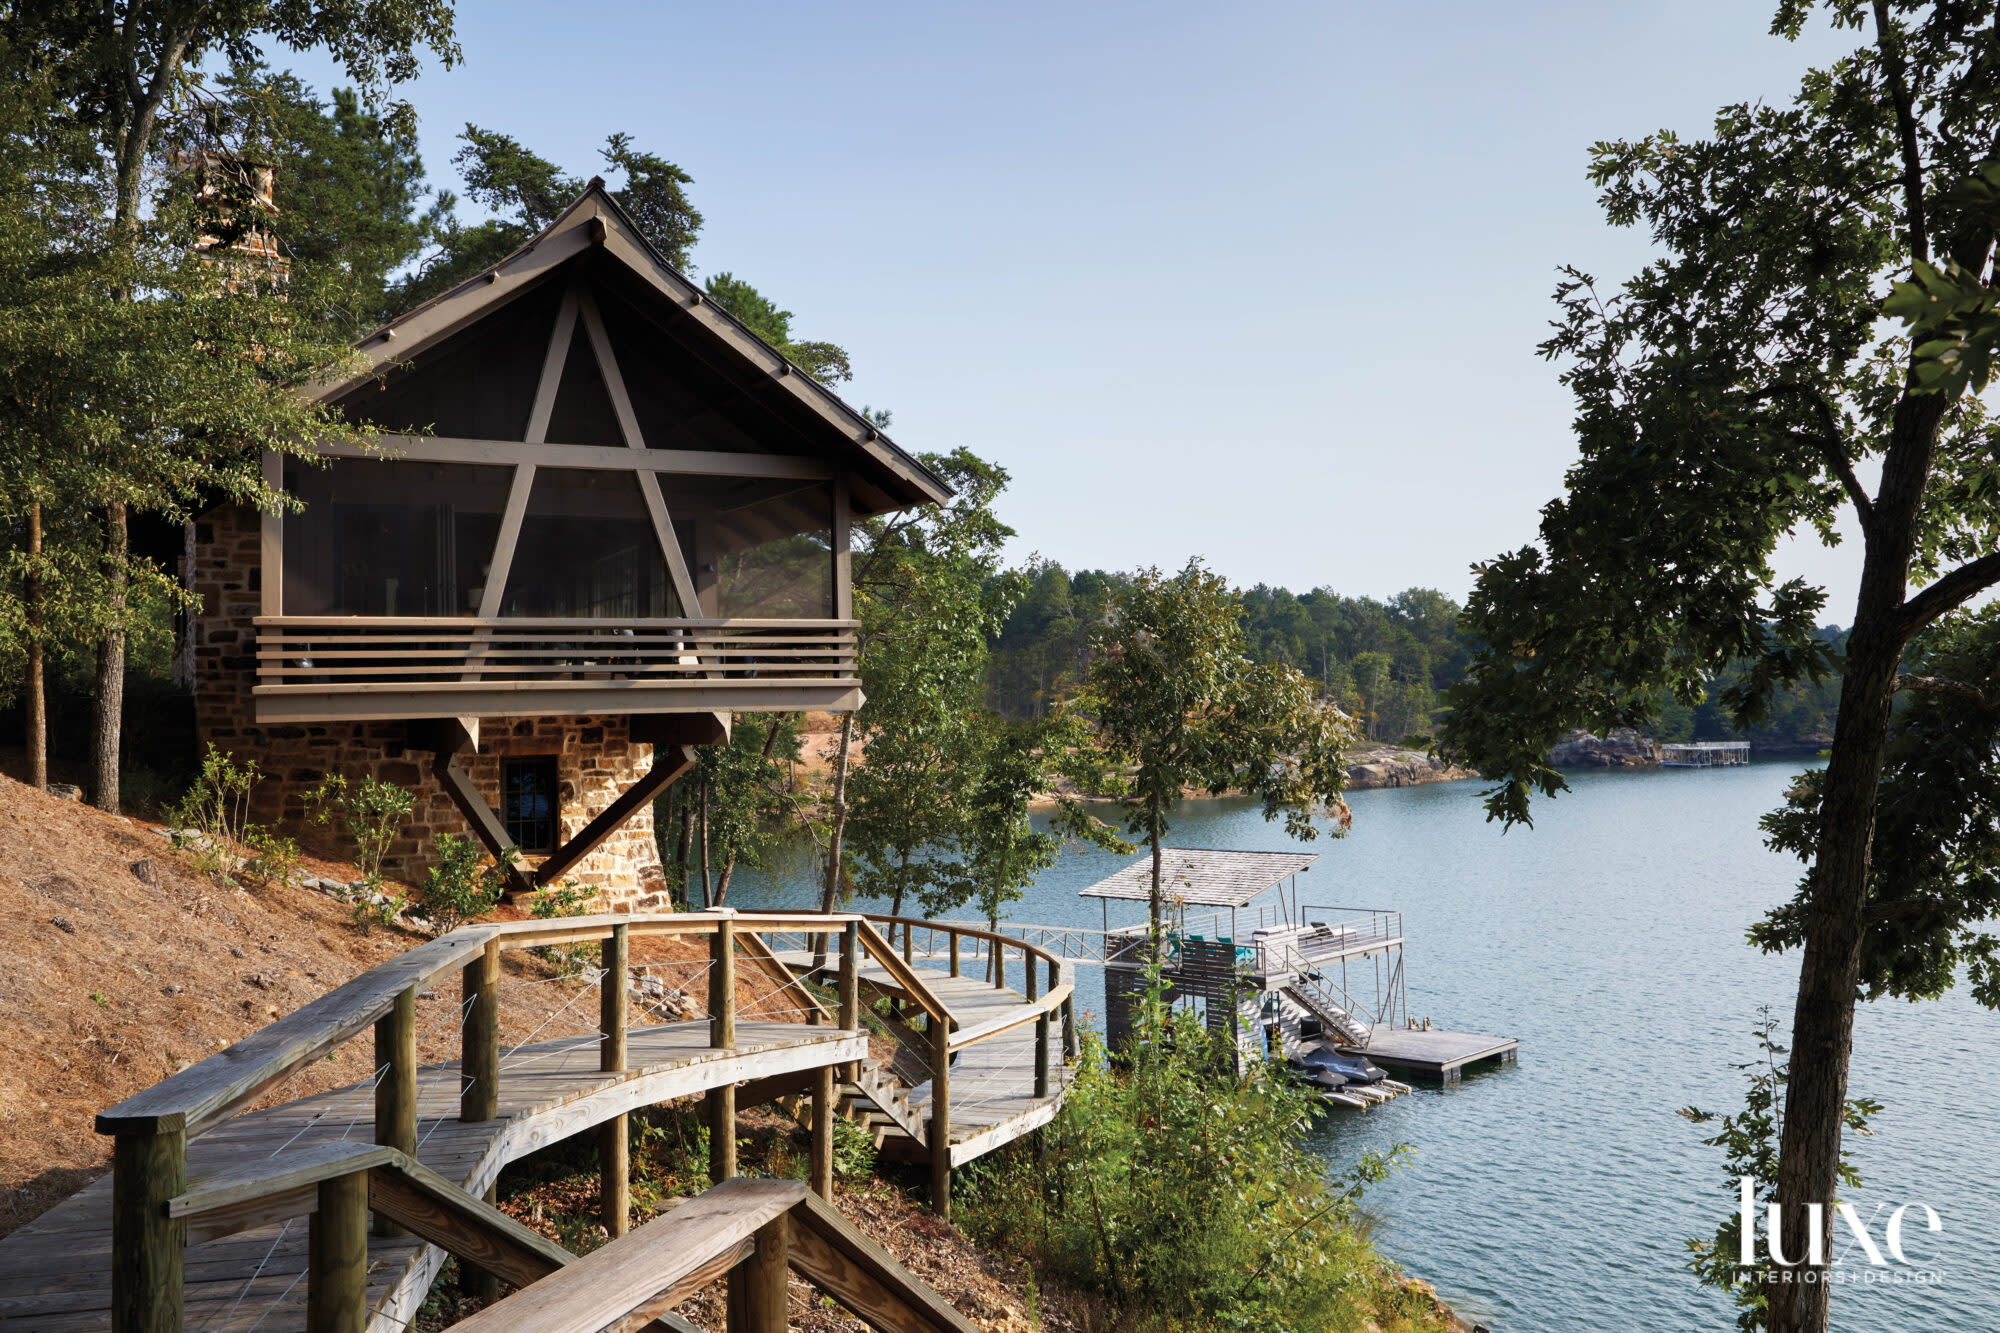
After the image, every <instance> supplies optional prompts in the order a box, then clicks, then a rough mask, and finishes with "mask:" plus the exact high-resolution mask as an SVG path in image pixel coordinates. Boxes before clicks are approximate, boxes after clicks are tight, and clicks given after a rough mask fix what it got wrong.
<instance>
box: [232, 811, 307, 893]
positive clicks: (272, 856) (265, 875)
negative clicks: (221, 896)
mask: <svg viewBox="0 0 2000 1333" xmlns="http://www.w3.org/2000/svg"><path fill="white" fill-rule="evenodd" d="M243 847H244V850H245V851H247V852H248V853H249V855H248V856H247V857H246V858H245V859H244V861H243V866H242V875H243V878H244V879H245V880H246V881H248V882H249V886H250V887H251V888H253V889H268V888H270V887H271V886H272V885H273V884H290V883H292V882H293V881H294V880H296V879H298V877H299V863H300V860H301V857H300V855H299V845H298V843H296V842H294V841H293V840H292V839H290V838H285V837H280V836H279V835H278V834H277V833H274V832H273V831H271V830H270V829H267V828H261V827H259V826H258V825H256V824H251V825H248V826H247V827H245V828H244V830H243Z"/></svg>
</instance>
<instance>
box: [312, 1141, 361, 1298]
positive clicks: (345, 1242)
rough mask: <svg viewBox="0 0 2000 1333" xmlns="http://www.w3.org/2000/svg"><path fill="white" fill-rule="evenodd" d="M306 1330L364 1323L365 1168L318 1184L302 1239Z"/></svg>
mask: <svg viewBox="0 0 2000 1333" xmlns="http://www.w3.org/2000/svg"><path fill="white" fill-rule="evenodd" d="M306 1251H307V1256H308V1257H307V1260H306V1262H307V1265H308V1266H307V1269H306V1333H362V1330H363V1329H365V1328H367V1326H368V1173H367V1172H366V1171H351V1172H349V1173H348V1174H346V1175H344V1176H335V1177H334V1178H333V1179H332V1180H322V1181H321V1182H320V1183H319V1211H318V1212H316V1213H314V1214H313V1215H312V1221H311V1222H310V1224H309V1230H308V1232H307V1241H306Z"/></svg>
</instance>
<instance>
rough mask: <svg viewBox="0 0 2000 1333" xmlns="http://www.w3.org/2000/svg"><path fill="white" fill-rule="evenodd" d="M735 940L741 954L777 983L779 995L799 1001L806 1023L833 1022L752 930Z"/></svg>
mask: <svg viewBox="0 0 2000 1333" xmlns="http://www.w3.org/2000/svg"><path fill="white" fill-rule="evenodd" d="M737 939H738V941H739V942H740V943H741V944H742V946H743V952H744V953H745V954H747V955H749V957H750V958H751V959H752V960H753V961H754V962H755V963H756V964H757V965H758V966H759V967H761V968H763V969H764V972H765V974H766V975H767V976H769V977H770V978H771V980H772V981H774V982H776V983H777V986H778V992H779V994H785V993H787V992H789V993H790V994H791V995H792V997H793V998H794V999H796V1000H798V1001H799V1003H800V1006H801V1007H802V1008H803V1009H804V1011H805V1013H806V1022H808V1023H811V1024H813V1025H815V1026H823V1025H826V1024H830V1023H831V1022H832V1021H833V1015H832V1014H831V1013H830V1012H828V1010H827V1007H826V1005H825V1004H823V1003H821V1001H820V998H819V996H817V995H815V994H813V993H812V992H811V991H810V990H808V989H806V985H805V983H804V982H802V981H800V980H799V979H798V977H797V976H796V975H794V974H793V972H792V969H790V968H789V967H786V966H785V964H784V961H783V960H782V959H780V958H779V957H778V955H777V954H775V953H773V952H771V946H770V945H768V944H766V943H764V940H763V937H762V936H760V935H758V934H757V932H756V931H754V930H746V931H744V932H743V933H742V934H741V935H739V936H737Z"/></svg>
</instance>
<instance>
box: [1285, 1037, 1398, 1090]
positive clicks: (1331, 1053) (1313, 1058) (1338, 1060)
mask: <svg viewBox="0 0 2000 1333" xmlns="http://www.w3.org/2000/svg"><path fill="white" fill-rule="evenodd" d="M1296 1063H1297V1064H1299V1065H1301V1066H1302V1067H1303V1068H1304V1071H1305V1075H1306V1077H1307V1078H1308V1079H1309V1080H1311V1081H1312V1082H1314V1083H1319V1081H1320V1075H1321V1074H1322V1073H1326V1074H1333V1075H1336V1076H1338V1077H1339V1079H1340V1082H1339V1083H1338V1084H1330V1085H1322V1086H1331V1087H1344V1086H1345V1085H1347V1084H1349V1083H1380V1082H1381V1081H1382V1080H1383V1079H1384V1078H1386V1077H1388V1075H1387V1074H1385V1073H1384V1072H1383V1070H1382V1067H1381V1066H1380V1065H1377V1064H1374V1063H1372V1062H1370V1061H1369V1059H1368V1057H1366V1056H1364V1055H1349V1054H1346V1053H1345V1052H1342V1051H1337V1050H1335V1049H1334V1048H1333V1047H1331V1046H1321V1047H1319V1048H1318V1049H1317V1050H1312V1051H1307V1052H1306V1053H1305V1054H1304V1055H1301V1056H1299V1057H1298V1059H1297V1061H1296Z"/></svg>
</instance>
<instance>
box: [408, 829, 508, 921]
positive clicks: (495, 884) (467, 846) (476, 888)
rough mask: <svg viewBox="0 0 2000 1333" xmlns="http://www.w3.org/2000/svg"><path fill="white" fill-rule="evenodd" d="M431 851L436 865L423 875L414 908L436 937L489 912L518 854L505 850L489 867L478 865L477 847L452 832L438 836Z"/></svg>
mask: <svg viewBox="0 0 2000 1333" xmlns="http://www.w3.org/2000/svg"><path fill="white" fill-rule="evenodd" d="M431 851H432V854H433V855H434V856H435V857H436V858H437V863H436V864H435V865H433V866H431V867H430V869H429V870H427V871H425V872H424V882H423V883H422V884H420V885H418V886H417V894H416V905H417V910H418V911H420V912H422V913H423V914H424V915H425V916H427V917H429V918H430V919H431V921H432V922H433V923H435V924H436V926H437V930H438V933H439V934H440V935H442V934H444V933H445V932H447V931H451V930H456V929H458V927H459V926H460V925H461V924H463V923H464V922H467V921H470V920H472V919H473V918H474V917H481V916H485V915H486V914H487V913H488V912H490V911H492V910H493V905H494V904H495V903H497V902H499V901H500V894H501V893H502V892H503V891H504V890H505V889H506V887H507V869H508V867H509V866H511V865H513V864H514V862H515V861H517V860H519V859H520V855H521V854H520V850H519V849H518V848H514V847H509V848H508V849H507V850H506V851H505V852H503V853H501V855H500V856H499V858H498V859H496V860H495V861H494V862H493V864H492V865H489V866H481V865H480V861H481V860H483V859H484V858H483V857H482V856H481V854H480V850H479V844H478V843H476V842H474V841H473V840H472V839H470V838H463V837H460V836H459V835H457V834H455V833H440V834H439V835H438V836H437V837H436V839H434V840H433V841H432V843H431Z"/></svg>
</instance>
